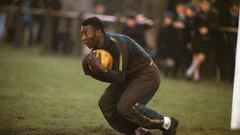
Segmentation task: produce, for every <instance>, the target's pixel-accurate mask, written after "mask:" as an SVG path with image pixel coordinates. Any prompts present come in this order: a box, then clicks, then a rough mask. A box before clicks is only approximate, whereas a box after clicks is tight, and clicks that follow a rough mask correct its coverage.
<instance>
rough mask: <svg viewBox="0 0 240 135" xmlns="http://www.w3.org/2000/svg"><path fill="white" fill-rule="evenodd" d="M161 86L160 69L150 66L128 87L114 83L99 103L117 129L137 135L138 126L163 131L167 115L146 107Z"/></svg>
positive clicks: (105, 115)
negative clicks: (164, 115)
mask: <svg viewBox="0 0 240 135" xmlns="http://www.w3.org/2000/svg"><path fill="white" fill-rule="evenodd" d="M159 84H160V76H159V71H158V68H157V67H156V66H155V65H152V66H149V67H148V68H147V69H146V70H144V71H142V72H140V73H139V74H138V75H137V76H136V77H134V79H131V80H129V81H127V82H126V84H125V85H119V84H111V85H110V86H109V87H108V88H107V89H106V91H105V93H104V94H103V95H102V97H101V98H100V100H99V106H100V109H101V111H102V113H103V115H104V117H105V118H106V120H107V121H108V123H109V124H110V125H111V126H112V127H113V128H114V129H116V130H118V131H119V132H122V133H126V134H129V135H130V134H133V133H134V131H135V129H137V128H138V127H145V128H148V129H159V128H161V126H162V124H163V116H162V115H161V114H159V113H157V112H155V111H154V110H152V109H149V108H147V107H146V106H145V105H146V104H147V103H148V102H149V101H150V100H151V98H152V97H153V96H154V94H155V92H156V91H157V89H158V87H159Z"/></svg>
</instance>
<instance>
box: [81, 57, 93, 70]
mask: <svg viewBox="0 0 240 135" xmlns="http://www.w3.org/2000/svg"><path fill="white" fill-rule="evenodd" d="M88 57H89V55H87V56H86V57H85V58H83V60H82V68H83V71H84V73H85V75H90V73H91V71H90V69H89V64H88V62H87V59H88Z"/></svg>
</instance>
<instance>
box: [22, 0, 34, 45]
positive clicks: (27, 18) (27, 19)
mask: <svg viewBox="0 0 240 135" xmlns="http://www.w3.org/2000/svg"><path fill="white" fill-rule="evenodd" d="M23 8H31V1H30V0H24V1H23ZM23 22H24V25H25V26H26V28H27V30H28V46H29V47H32V45H33V40H34V36H33V25H34V24H33V23H34V22H33V15H31V14H29V13H24V14H23Z"/></svg>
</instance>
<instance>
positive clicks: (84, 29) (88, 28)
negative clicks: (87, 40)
mask: <svg viewBox="0 0 240 135" xmlns="http://www.w3.org/2000/svg"><path fill="white" fill-rule="evenodd" d="M92 29H93V28H92V26H91V25H86V26H84V25H82V26H81V31H87V30H92Z"/></svg>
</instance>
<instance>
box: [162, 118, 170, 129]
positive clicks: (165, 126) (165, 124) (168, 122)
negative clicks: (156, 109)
mask: <svg viewBox="0 0 240 135" xmlns="http://www.w3.org/2000/svg"><path fill="white" fill-rule="evenodd" d="M163 119H164V122H163V125H162V127H163V128H164V129H166V130H168V129H169V128H170V126H171V119H170V118H169V117H163Z"/></svg>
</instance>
